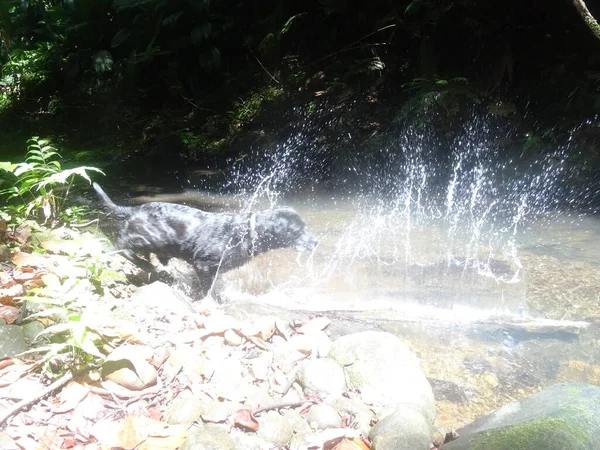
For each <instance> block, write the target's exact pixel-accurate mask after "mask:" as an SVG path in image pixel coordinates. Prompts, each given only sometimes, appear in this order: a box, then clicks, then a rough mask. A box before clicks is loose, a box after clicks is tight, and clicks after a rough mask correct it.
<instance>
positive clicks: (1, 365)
mask: <svg viewBox="0 0 600 450" xmlns="http://www.w3.org/2000/svg"><path fill="white" fill-rule="evenodd" d="M14 363H15V360H14V359H12V358H6V359H3V360H2V361H0V370H2V369H4V368H6V367H8V366H12V365H13V364H14Z"/></svg>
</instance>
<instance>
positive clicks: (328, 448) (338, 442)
mask: <svg viewBox="0 0 600 450" xmlns="http://www.w3.org/2000/svg"><path fill="white" fill-rule="evenodd" d="M370 448H371V444H369V443H368V441H366V440H364V439H363V438H362V437H339V438H335V439H332V440H330V441H326V442H325V443H323V450H370Z"/></svg>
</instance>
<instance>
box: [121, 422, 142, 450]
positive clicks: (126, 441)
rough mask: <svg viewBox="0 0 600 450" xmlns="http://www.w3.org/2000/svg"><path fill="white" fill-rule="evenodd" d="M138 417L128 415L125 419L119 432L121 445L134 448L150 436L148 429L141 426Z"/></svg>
mask: <svg viewBox="0 0 600 450" xmlns="http://www.w3.org/2000/svg"><path fill="white" fill-rule="evenodd" d="M136 419H138V418H137V417H133V416H127V417H125V420H123V425H122V426H121V429H120V430H119V432H118V433H117V439H118V442H119V445H118V446H119V447H122V448H127V449H133V448H136V447H137V446H138V445H140V444H141V443H142V442H144V441H145V440H146V439H147V438H148V431H147V430H146V429H145V428H144V427H143V426H140V425H141V424H140V421H138V420H136Z"/></svg>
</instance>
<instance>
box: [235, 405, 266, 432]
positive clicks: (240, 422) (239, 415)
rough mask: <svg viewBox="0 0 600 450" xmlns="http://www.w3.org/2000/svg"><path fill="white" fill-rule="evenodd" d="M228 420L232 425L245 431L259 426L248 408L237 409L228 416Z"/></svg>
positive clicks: (256, 428) (253, 429)
mask: <svg viewBox="0 0 600 450" xmlns="http://www.w3.org/2000/svg"><path fill="white" fill-rule="evenodd" d="M229 422H230V423H231V424H233V426H234V427H237V428H240V429H242V430H245V431H257V430H258V427H259V425H258V422H257V420H256V418H255V417H254V415H253V414H252V411H251V410H249V409H238V410H237V411H236V412H234V413H233V414H232V415H231V416H229Z"/></svg>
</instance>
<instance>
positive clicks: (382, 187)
mask: <svg viewBox="0 0 600 450" xmlns="http://www.w3.org/2000/svg"><path fill="white" fill-rule="evenodd" d="M495 142H497V139H496V136H494V133H493V132H492V130H490V129H489V127H487V126H486V125H485V124H484V123H482V121H476V122H474V123H473V124H471V126H470V127H468V128H467V131H466V133H465V136H463V137H462V138H460V139H457V140H456V142H455V143H454V145H453V146H451V148H446V149H444V148H440V146H439V145H437V144H436V143H435V142H431V140H428V139H427V137H426V136H425V135H424V134H422V133H417V132H414V131H409V132H405V133H403V134H402V136H401V137H400V138H399V139H398V141H397V142H396V143H394V144H393V145H388V146H386V147H384V148H381V149H379V150H378V151H377V152H375V154H374V155H370V157H368V158H363V159H362V161H356V164H351V165H350V166H349V167H350V169H348V170H349V171H351V172H352V173H353V176H354V177H355V179H354V182H352V183H351V184H352V187H353V188H354V189H356V187H357V186H358V187H360V193H359V194H357V193H356V192H353V193H352V195H350V196H349V197H345V196H346V195H348V193H347V192H344V190H343V189H336V191H335V192H327V193H326V194H325V195H323V197H325V199H326V200H327V201H328V202H329V204H331V203H333V204H337V203H338V202H341V200H342V199H346V200H345V202H344V205H345V208H346V209H347V210H350V211H351V219H350V220H349V221H346V222H344V223H343V224H340V223H339V220H338V221H336V218H335V213H332V214H329V215H328V217H327V218H326V220H327V223H324V224H323V223H322V224H316V227H317V228H319V229H320V231H321V234H322V236H321V238H322V244H321V245H320V246H319V248H318V249H317V254H316V255H314V258H312V259H311V267H310V268H308V269H307V270H306V272H307V273H308V275H307V278H310V280H309V281H310V285H311V286H312V287H313V288H314V290H315V292H321V293H324V294H325V293H327V292H328V291H330V290H331V289H332V286H338V287H337V288H335V289H337V290H338V291H339V286H343V288H342V291H343V292H344V293H345V295H346V297H347V294H348V292H350V291H352V290H354V292H355V293H358V295H362V296H363V297H364V296H367V297H368V298H371V299H373V298H378V297H380V298H393V299H404V300H407V299H409V300H414V301H418V302H419V303H427V304H435V305H437V306H445V307H448V306H452V305H453V304H454V303H455V302H456V301H457V299H459V298H462V299H463V301H464V299H465V298H467V297H468V298H469V299H470V300H469V301H468V303H470V304H471V305H474V306H477V303H478V302H483V303H486V302H484V301H482V300H481V297H485V296H488V297H489V302H487V303H486V305H485V306H486V307H489V304H490V303H492V304H499V305H500V306H501V308H504V309H506V308H508V309H511V310H516V309H518V308H520V307H521V306H522V304H523V303H524V300H525V299H524V295H525V294H524V287H523V286H522V282H523V277H524V274H523V265H522V263H521V260H520V258H519V251H518V237H519V233H520V232H521V230H522V229H524V228H526V227H527V226H528V224H529V223H530V222H531V220H533V219H535V218H537V217H539V216H542V215H548V214H551V213H552V212H553V211H555V210H556V208H557V206H558V203H559V201H560V194H561V185H562V184H561V182H562V177H563V174H564V170H565V156H564V152H561V151H557V152H555V153H553V154H547V155H543V156H538V157H537V158H536V157H533V156H530V155H523V154H516V155H515V154H509V153H508V152H505V151H502V150H501V148H500V146H499V145H496V144H495ZM318 151H319V150H318V148H317V146H316V145H315V146H311V145H308V146H307V144H306V142H305V135H304V134H303V133H298V134H296V135H294V136H292V137H290V138H289V139H288V140H287V141H286V142H285V143H283V144H281V145H277V146H275V148H274V149H273V151H272V152H270V153H267V154H266V156H265V157H264V158H263V159H262V160H259V161H255V162H253V164H247V165H245V166H244V165H238V166H234V170H233V171H232V174H231V176H230V182H229V185H230V186H238V187H239V188H240V189H239V191H238V194H237V195H238V196H240V197H241V198H244V200H245V204H246V209H247V210H250V209H252V208H255V207H256V206H257V205H258V204H260V203H264V202H265V201H266V203H267V204H268V205H270V206H271V207H272V206H273V205H274V204H276V203H279V202H281V201H282V200H281V199H282V198H286V197H290V196H293V194H295V190H296V188H297V186H299V185H304V186H305V187H306V186H309V187H311V188H312V189H313V190H314V189H316V190H319V184H320V182H321V181H322V180H320V179H314V180H310V181H307V180H306V179H305V177H303V175H301V174H302V173H306V172H307V171H309V172H310V170H314V171H316V170H317V169H318V167H319V165H320V163H321V164H323V161H319V155H318ZM361 158H362V157H361ZM359 167H360V168H361V169H358V168H359ZM338 169H344V168H338ZM346 169H347V168H346ZM348 198H349V199H350V201H348ZM305 208H308V209H312V210H314V211H317V212H318V210H319V206H317V203H314V202H313V203H312V204H308V205H305ZM317 212H315V214H317ZM330 222H331V223H330ZM340 225H341V226H340ZM309 227H311V228H314V227H315V224H314V223H309ZM332 230H334V231H332ZM306 282H307V280H306V279H304V280H303V281H302V283H301V284H302V285H304V286H305V285H306ZM511 285H514V286H511ZM508 297H510V299H509V298H508Z"/></svg>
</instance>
